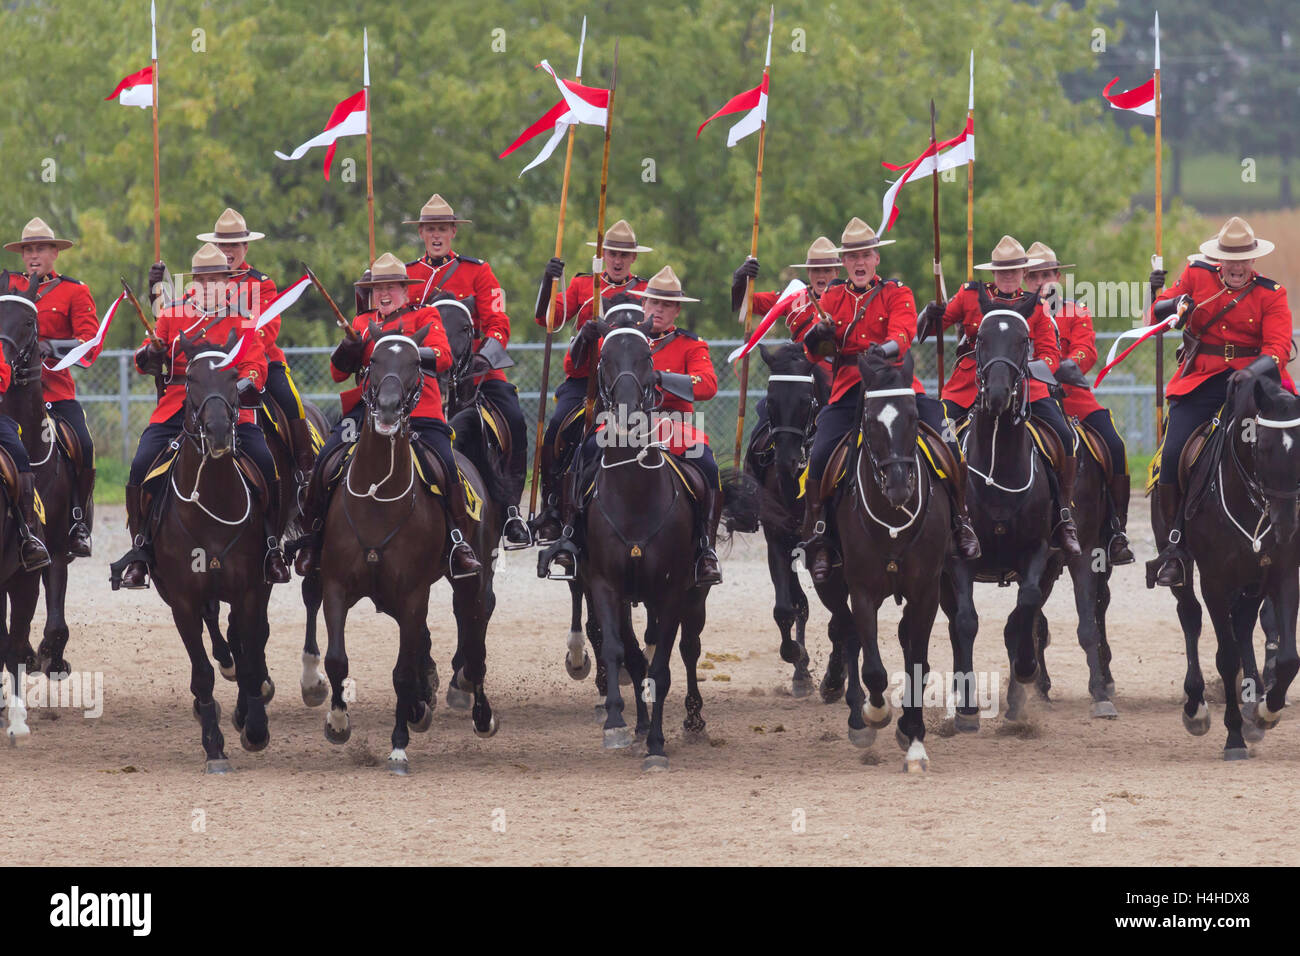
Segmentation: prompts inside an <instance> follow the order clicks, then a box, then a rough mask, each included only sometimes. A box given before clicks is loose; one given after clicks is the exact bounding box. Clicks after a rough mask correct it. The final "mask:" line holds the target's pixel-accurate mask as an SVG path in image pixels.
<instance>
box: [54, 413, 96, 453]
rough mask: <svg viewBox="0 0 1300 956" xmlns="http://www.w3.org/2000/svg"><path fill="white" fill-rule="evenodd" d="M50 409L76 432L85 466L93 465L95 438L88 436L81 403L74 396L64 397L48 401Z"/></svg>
mask: <svg viewBox="0 0 1300 956" xmlns="http://www.w3.org/2000/svg"><path fill="white" fill-rule="evenodd" d="M50 411H52V412H54V414H56V415H58V416H59V417H60V418H62V419H63V420H64V421H65V422H67V423H68V424H69V425H70V426H72V430H73V431H74V432H76V433H77V441H78V442H80V443H81V451H82V454H84V455H85V456H86V467H87V468H94V467H95V439H93V438H91V437H90V429H89V428H87V427H86V412H85V410H84V409H83V408H82V407H81V403H80V402H79V401H77V400H76V399H75V398H65V399H63V400H62V401H59V402H50Z"/></svg>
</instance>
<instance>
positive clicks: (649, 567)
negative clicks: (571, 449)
mask: <svg viewBox="0 0 1300 956" xmlns="http://www.w3.org/2000/svg"><path fill="white" fill-rule="evenodd" d="M649 325H650V322H649V320H648V319H642V320H641V322H640V323H638V324H635V325H628V326H619V327H616V328H613V329H611V330H610V331H609V332H607V333H606V335H605V337H604V341H603V344H602V347H601V354H600V361H599V363H598V364H597V367H596V378H597V383H598V386H599V392H600V398H601V407H602V409H603V410H604V412H606V413H607V416H606V428H605V431H604V435H603V437H602V440H601V444H602V447H601V452H600V455H599V456H598V458H597V459H596V461H595V463H594V465H593V469H592V470H593V471H594V477H592V478H591V480H590V485H591V487H592V492H591V502H590V504H589V505H588V506H587V508H586V513H587V517H586V534H585V537H586V546H585V548H583V549H582V552H581V554H582V557H581V559H580V561H579V562H578V563H579V567H580V571H581V574H582V577H583V580H584V583H585V585H586V590H587V594H588V597H589V600H590V603H591V608H592V616H593V617H594V618H595V619H596V622H597V626H598V628H599V634H600V647H599V648H598V654H599V655H600V657H601V658H602V659H603V661H604V664H605V672H606V674H609V675H615V674H618V673H620V669H621V668H622V667H623V665H624V663H625V662H626V666H627V670H628V673H629V674H630V676H631V678H632V680H633V682H634V684H635V686H636V688H637V692H636V693H635V694H634V696H635V701H636V711H637V725H636V735H637V736H639V735H640V734H642V733H646V734H648V736H647V739H646V748H647V754H646V757H645V761H644V764H643V766H644V769H646V770H661V769H666V768H667V766H668V757H667V755H666V754H665V752H664V735H663V708H664V700H665V698H666V697H667V695H668V690H669V686H670V682H671V673H670V668H669V658H670V656H671V655H672V651H673V644H674V642H675V641H676V638H677V630H678V627H679V626H680V627H681V630H682V644H681V655H682V660H683V661H684V662H685V664H686V681H687V687H686V714H687V716H686V720H685V722H684V724H683V727H684V729H685V731H686V732H687V734H688V735H693V736H698V735H699V734H701V733H702V732H703V730H704V719H703V717H702V716H701V710H702V708H703V699H702V698H701V696H700V691H699V684H698V680H697V677H696V662H697V661H698V659H699V655H700V633H701V631H702V630H703V629H704V619H705V601H706V600H707V598H708V592H709V588H708V587H696V586H695V575H694V569H693V567H692V562H691V561H690V560H689V557H690V555H692V554H693V553H694V543H693V529H694V515H693V508H692V504H691V500H690V494H691V492H690V491H689V490H688V487H687V485H686V483H685V482H684V481H683V480H682V479H681V478H679V477H678V474H677V470H676V466H675V465H674V463H673V462H672V461H671V460H670V456H669V453H668V452H667V451H666V450H664V449H663V448H662V447H660V446H658V445H654V444H651V443H649V441H648V438H649V434H650V427H649V422H650V420H651V416H652V415H653V413H654V410H655V408H656V407H657V405H658V401H659V398H658V394H657V387H656V386H657V385H658V383H659V381H660V377H659V373H658V372H657V371H656V370H655V367H654V363H653V361H652V357H651V352H650V343H649V340H648V338H647V333H648V331H649ZM587 485H588V481H587V479H586V477H584V480H583V486H584V487H586V486H587ZM633 603H644V604H645V606H646V617H647V625H648V627H647V632H646V644H647V646H653V647H654V653H653V658H652V660H651V661H650V663H649V666H648V668H647V665H646V662H645V658H644V657H643V655H642V653H641V650H640V648H639V646H638V644H637V640H636V635H635V634H634V633H633V631H632V626H631V623H632V622H631V605H632V604H633ZM647 674H648V676H647ZM647 703H649V704H650V705H651V713H650V715H649V719H648V720H647V713H646V704H647ZM605 710H606V717H605V723H604V741H603V745H604V747H605V748H607V749H617V748H622V747H627V746H630V745H631V744H632V741H633V739H634V736H633V731H632V729H631V728H629V727H628V726H627V723H626V721H625V720H624V719H623V696H622V693H621V691H620V690H619V682H618V681H617V680H608V681H607V687H606V695H605Z"/></svg>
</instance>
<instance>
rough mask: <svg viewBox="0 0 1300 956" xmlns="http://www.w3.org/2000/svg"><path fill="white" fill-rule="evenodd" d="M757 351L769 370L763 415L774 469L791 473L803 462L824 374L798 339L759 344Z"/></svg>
mask: <svg viewBox="0 0 1300 956" xmlns="http://www.w3.org/2000/svg"><path fill="white" fill-rule="evenodd" d="M758 352H759V355H760V356H762V359H763V364H764V365H766V366H767V367H768V369H769V371H770V372H771V374H770V375H769V376H768V378H767V418H768V421H769V422H771V426H770V434H771V436H772V449H773V454H774V458H775V464H776V469H777V473H778V474H780V475H782V476H791V477H793V476H795V475H796V474H798V472H799V469H800V468H801V467H802V466H803V460H804V457H805V455H806V452H807V446H808V438H809V435H810V434H811V433H812V425H813V422H814V420H816V418H817V410H818V409H819V408H820V407H821V406H822V405H824V404H825V403H826V399H827V388H826V382H825V376H824V374H823V373H822V370H821V368H820V367H819V366H818V365H816V364H815V363H813V362H811V361H809V359H808V355H807V353H806V352H804V348H803V346H802V345H800V344H799V343H798V342H787V343H784V344H782V345H777V346H772V347H768V346H766V345H760V346H759V347H758Z"/></svg>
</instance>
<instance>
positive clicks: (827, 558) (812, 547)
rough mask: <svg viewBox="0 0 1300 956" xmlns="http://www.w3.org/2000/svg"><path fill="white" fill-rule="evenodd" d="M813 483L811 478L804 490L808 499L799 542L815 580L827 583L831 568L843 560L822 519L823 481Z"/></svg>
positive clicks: (819, 582)
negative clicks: (821, 495) (821, 488)
mask: <svg viewBox="0 0 1300 956" xmlns="http://www.w3.org/2000/svg"><path fill="white" fill-rule="evenodd" d="M813 484H814V482H813V481H812V480H811V479H809V481H808V488H807V491H805V492H804V494H805V495H806V496H807V498H808V501H807V504H806V505H805V507H804V517H803V537H804V540H803V541H801V542H799V548H800V549H801V550H802V551H803V560H804V565H805V566H806V567H807V568H808V573H809V574H811V575H812V579H813V582H814V583H815V584H825V583H826V581H827V580H828V579H829V578H830V576H831V570H832V569H833V568H835V567H837V566H838V565H840V564H842V563H843V562H842V561H841V560H840V559H839V555H838V553H837V552H836V549H835V546H834V542H833V540H832V538H831V535H830V534H829V532H828V531H827V528H826V522H825V521H824V520H823V519H822V507H823V505H824V504H825V502H823V501H822V499H821V498H820V497H818V495H819V493H820V485H821V482H820V481H818V482H816V484H817V485H818V487H816V488H814V487H813Z"/></svg>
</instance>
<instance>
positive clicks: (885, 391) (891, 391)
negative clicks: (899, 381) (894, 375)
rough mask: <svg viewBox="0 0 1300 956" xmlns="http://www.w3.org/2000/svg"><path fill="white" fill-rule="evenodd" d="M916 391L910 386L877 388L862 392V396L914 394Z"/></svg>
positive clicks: (882, 396) (880, 396)
mask: <svg viewBox="0 0 1300 956" xmlns="http://www.w3.org/2000/svg"><path fill="white" fill-rule="evenodd" d="M915 394H916V392H915V391H914V390H913V389H911V388H878V389H875V390H874V391H870V392H863V393H862V397H863V398H889V397H891V396H897V395H915Z"/></svg>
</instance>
